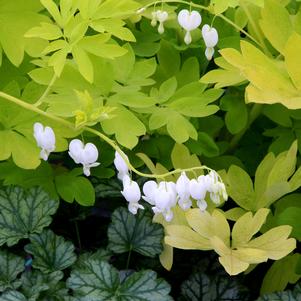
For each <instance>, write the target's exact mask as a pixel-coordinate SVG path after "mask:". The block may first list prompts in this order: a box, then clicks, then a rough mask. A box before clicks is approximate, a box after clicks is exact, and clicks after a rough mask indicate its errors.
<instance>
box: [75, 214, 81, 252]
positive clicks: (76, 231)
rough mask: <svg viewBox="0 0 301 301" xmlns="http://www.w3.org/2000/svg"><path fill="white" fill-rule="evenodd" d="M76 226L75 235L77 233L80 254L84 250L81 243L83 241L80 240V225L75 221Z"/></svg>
mask: <svg viewBox="0 0 301 301" xmlns="http://www.w3.org/2000/svg"><path fill="white" fill-rule="evenodd" d="M74 225H75V233H76V238H77V242H78V248H79V252H81V250H82V242H81V239H80V234H79V228H78V223H77V221H76V220H75V221H74Z"/></svg>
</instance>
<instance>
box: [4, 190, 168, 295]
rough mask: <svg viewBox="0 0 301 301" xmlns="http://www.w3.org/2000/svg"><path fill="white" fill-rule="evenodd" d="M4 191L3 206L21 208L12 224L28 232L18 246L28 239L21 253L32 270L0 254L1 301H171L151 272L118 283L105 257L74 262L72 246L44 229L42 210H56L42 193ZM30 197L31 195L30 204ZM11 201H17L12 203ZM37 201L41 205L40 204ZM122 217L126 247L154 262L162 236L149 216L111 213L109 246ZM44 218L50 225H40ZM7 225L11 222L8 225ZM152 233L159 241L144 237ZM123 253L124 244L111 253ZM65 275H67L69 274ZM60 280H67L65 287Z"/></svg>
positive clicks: (87, 255)
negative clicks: (28, 260) (16, 223)
mask: <svg viewBox="0 0 301 301" xmlns="http://www.w3.org/2000/svg"><path fill="white" fill-rule="evenodd" d="M7 191H8V192H10V194H8V196H9V197H10V198H9V199H8V201H9V202H10V203H11V204H12V205H14V203H15V202H16V200H18V204H19V206H20V207H18V208H15V213H19V214H20V216H18V215H17V216H16V220H19V221H20V222H22V224H23V228H24V229H25V230H26V229H30V230H28V232H29V233H27V232H26V231H23V232H20V233H19V236H18V240H19V239H21V238H22V239H29V243H28V244H27V245H25V247H24V250H25V251H26V253H27V254H30V255H31V259H32V263H30V264H29V266H30V267H31V268H30V269H28V268H27V269H26V270H25V266H24V259H23V258H22V257H20V256H18V255H14V254H12V253H10V252H9V251H1V252H0V263H1V267H0V292H1V293H2V294H1V297H0V298H1V300H7V301H9V300H10V301H18V300H31V301H46V300H47V301H58V300H60V301H61V300H103V301H104V300H108V299H112V300H113V299H114V300H120V301H123V300H124V301H127V300H137V301H138V300H139V301H152V300H158V301H160V300H162V301H165V300H172V298H171V297H170V296H169V291H170V286H169V285H168V284H167V282H165V281H164V280H163V279H159V278H157V275H156V273H155V272H154V271H151V270H145V271H143V270H141V271H139V272H134V273H133V272H131V273H127V275H126V276H123V277H121V274H120V272H119V271H118V270H117V269H116V268H115V267H113V266H112V265H111V264H109V263H108V259H109V258H110V256H111V253H109V252H108V251H105V250H99V251H97V252H95V253H94V254H91V253H84V254H82V255H81V256H80V257H79V258H78V261H77V262H76V259H77V256H76V254H75V252H74V249H75V248H74V245H73V244H72V243H71V242H69V241H66V240H65V239H64V238H63V237H61V236H57V235H56V234H54V233H53V232H52V231H51V230H49V229H43V228H45V227H46V226H48V225H49V223H50V221H51V220H50V217H49V216H48V215H47V208H48V207H47V206H48V205H51V206H52V210H53V211H52V214H53V213H55V211H56V210H57V207H56V206H54V204H53V203H52V202H53V201H51V200H50V199H49V198H47V199H46V193H45V192H43V191H42V190H41V189H31V190H29V191H28V192H25V191H23V190H22V189H20V188H17V187H10V188H9V189H7ZM3 192H5V190H3ZM34 192H35V193H36V194H35V195H34V196H35V197H34V198H33V197H32V195H33V193H34ZM26 193H27V194H26ZM11 195H13V196H14V197H16V196H19V197H18V198H17V197H16V199H14V198H12V197H11ZM30 196H31V198H30ZM41 200H42V201H44V203H41V202H42V201H41ZM45 200H47V203H45ZM1 203H2V202H1ZM2 204H3V203H2ZM55 204H57V202H56V203H55ZM3 205H4V204H3ZM41 205H43V207H44V208H45V211H42V213H44V214H43V215H42V216H40V212H41ZM27 207H29V208H31V212H30V216H27V210H28V209H27ZM2 210H3V209H2ZM2 210H1V211H0V212H1V213H2ZM121 213H122V214H123V217H124V218H125V220H124V222H123V225H122V227H123V229H124V233H131V236H130V237H128V239H129V240H128V241H127V242H126V243H132V244H133V250H135V251H137V252H140V253H141V254H143V255H146V256H151V257H153V256H155V255H156V254H158V253H159V252H160V251H161V243H160V241H161V239H162V234H163V233H162V229H161V226H160V225H158V224H152V223H151V219H150V217H148V216H145V215H143V214H142V215H140V216H138V217H137V218H136V217H134V216H133V215H130V213H129V212H125V211H124V210H123V209H117V210H116V211H115V213H114V216H115V217H114V219H113V222H112V225H111V226H110V230H109V232H111V236H110V243H111V244H113V242H114V241H116V243H118V240H119V241H120V237H122V235H123V234H124V233H123V234H122V233H121V234H120V236H116V233H115V234H114V231H115V230H114V228H115V227H116V223H117V222H118V221H117V220H116V219H117V218H118V216H119V217H120V214H121ZM48 214H49V213H48ZM23 215H24V216H23ZM36 218H39V220H40V223H39V224H38V225H39V227H37V226H36V220H35V219H36ZM45 218H46V219H47V221H49V222H46V221H44V222H43V220H44V219H45ZM5 222H6V221H3V224H2V227H3V228H4V229H5V226H6V227H8V226H9V225H8V224H7V225H5ZM7 222H8V223H9V222H10V221H9V220H7ZM34 226H35V227H34ZM11 228H12V229H14V228H13V227H11ZM141 229H142V232H143V231H144V232H143V233H145V234H146V237H143V238H142V239H141V232H140V230H141ZM19 231H20V230H19ZM151 233H157V234H158V235H154V234H153V237H152V238H150V237H147V235H150V234H151ZM18 240H12V239H10V240H8V239H6V241H7V244H8V245H9V246H12V245H15V244H16V243H17V242H18ZM130 240H131V241H130ZM126 248H127V246H126V244H123V245H122V244H120V243H119V248H111V249H113V251H114V252H115V251H116V252H117V253H120V252H124V251H128V249H126ZM27 264H28V263H27ZM27 267H28V266H27ZM67 269H71V273H69V272H68V270H67ZM64 278H65V279H66V278H68V279H67V281H66V282H65V280H64Z"/></svg>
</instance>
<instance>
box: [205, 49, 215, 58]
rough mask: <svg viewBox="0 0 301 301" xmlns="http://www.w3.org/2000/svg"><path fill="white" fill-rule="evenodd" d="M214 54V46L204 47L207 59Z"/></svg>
mask: <svg viewBox="0 0 301 301" xmlns="http://www.w3.org/2000/svg"><path fill="white" fill-rule="evenodd" d="M213 55H214V48H206V50H205V56H206V58H207V60H208V61H211V60H212V58H213Z"/></svg>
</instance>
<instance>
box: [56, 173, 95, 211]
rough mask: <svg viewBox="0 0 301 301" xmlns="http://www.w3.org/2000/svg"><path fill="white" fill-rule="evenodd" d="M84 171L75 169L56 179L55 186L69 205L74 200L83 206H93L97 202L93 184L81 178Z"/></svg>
mask: <svg viewBox="0 0 301 301" xmlns="http://www.w3.org/2000/svg"><path fill="white" fill-rule="evenodd" d="M79 173H80V174H81V173H82V171H81V170H79V169H74V170H73V171H71V172H69V173H64V174H62V175H58V176H56V177H55V185H56V189H57V192H58V194H59V195H60V196H61V197H62V198H63V199H64V200H65V201H66V202H69V203H72V202H73V201H74V200H75V201H76V202H77V203H79V204H80V205H82V206H92V205H93V204H94V202H95V191H94V187H93V185H92V184H91V182H90V181H89V180H88V179H87V178H85V177H81V176H79Z"/></svg>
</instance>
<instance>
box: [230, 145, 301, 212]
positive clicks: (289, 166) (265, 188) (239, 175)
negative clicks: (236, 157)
mask: <svg viewBox="0 0 301 301" xmlns="http://www.w3.org/2000/svg"><path fill="white" fill-rule="evenodd" d="M296 155H297V143H296V142H294V143H293V144H292V146H291V148H290V149H289V150H288V151H285V152H283V153H281V154H279V155H278V156H275V155H274V154H273V153H269V154H267V155H266V156H265V158H264V159H263V161H262V162H261V163H260V164H259V166H258V168H257V170H256V174H255V183H254V185H253V182H252V180H251V178H250V176H249V175H248V174H247V173H246V172H245V171H244V170H243V169H242V168H240V167H238V166H234V165H233V166H231V167H230V169H229V171H228V173H227V177H226V182H227V184H228V193H229V195H230V196H231V198H232V199H233V200H234V201H235V202H236V204H238V205H239V206H240V207H241V208H243V209H245V210H248V211H254V212H255V211H257V210H258V209H260V208H265V207H269V206H271V205H272V204H273V203H274V202H275V201H277V200H278V199H280V198H281V197H282V196H284V195H286V194H288V193H290V192H293V191H295V190H296V189H298V188H299V187H300V185H301V182H300V173H301V169H300V168H298V170H297V171H296V172H295V169H296V160H297V158H296Z"/></svg>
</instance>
